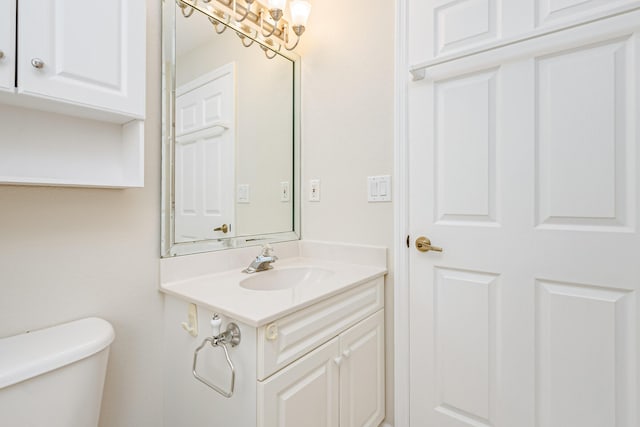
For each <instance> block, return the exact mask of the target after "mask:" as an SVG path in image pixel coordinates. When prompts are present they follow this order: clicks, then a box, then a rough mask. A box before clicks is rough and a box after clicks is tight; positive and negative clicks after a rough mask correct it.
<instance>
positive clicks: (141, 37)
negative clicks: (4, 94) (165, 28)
mask: <svg viewBox="0 0 640 427" xmlns="http://www.w3.org/2000/svg"><path fill="white" fill-rule="evenodd" d="M144 3H145V2H143V1H127V0H110V1H97V0H90V1H87V0H41V1H23V2H20V9H19V11H18V90H19V91H20V92H21V93H26V94H30V95H36V96H40V97H45V98H53V99H57V100H64V101H66V102H69V103H72V104H77V105H84V106H90V107H93V108H96V109H98V110H103V111H109V112H115V113H121V114H125V115H127V116H129V117H133V118H139V119H142V118H144V105H145V61H146V57H145V47H146V46H145V43H146V41H145V22H146V16H145V6H144Z"/></svg>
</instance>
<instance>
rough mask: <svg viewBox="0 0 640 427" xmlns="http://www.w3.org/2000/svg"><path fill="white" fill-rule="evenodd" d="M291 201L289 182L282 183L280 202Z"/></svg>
mask: <svg viewBox="0 0 640 427" xmlns="http://www.w3.org/2000/svg"><path fill="white" fill-rule="evenodd" d="M289 200H291V196H290V195H289V181H282V182H281V183H280V201H281V202H288V201H289Z"/></svg>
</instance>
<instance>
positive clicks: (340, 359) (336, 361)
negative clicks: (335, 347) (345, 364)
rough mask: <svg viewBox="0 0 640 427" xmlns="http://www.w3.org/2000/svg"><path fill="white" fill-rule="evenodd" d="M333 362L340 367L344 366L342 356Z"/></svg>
mask: <svg viewBox="0 0 640 427" xmlns="http://www.w3.org/2000/svg"><path fill="white" fill-rule="evenodd" d="M333 362H334V363H335V364H336V365H338V366H340V365H341V364H342V357H341V356H338V357H336V358H334V359H333Z"/></svg>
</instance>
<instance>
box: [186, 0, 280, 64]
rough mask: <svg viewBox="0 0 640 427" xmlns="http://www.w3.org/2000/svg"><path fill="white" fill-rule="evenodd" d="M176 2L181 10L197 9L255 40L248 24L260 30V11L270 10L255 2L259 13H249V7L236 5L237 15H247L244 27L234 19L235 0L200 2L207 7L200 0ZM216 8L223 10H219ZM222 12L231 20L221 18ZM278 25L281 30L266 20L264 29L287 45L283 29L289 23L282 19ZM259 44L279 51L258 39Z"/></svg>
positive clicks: (189, 13) (203, 0)
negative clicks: (248, 28)
mask: <svg viewBox="0 0 640 427" xmlns="http://www.w3.org/2000/svg"><path fill="white" fill-rule="evenodd" d="M176 2H177V3H178V6H179V7H180V8H181V9H185V8H192V9H195V10H197V11H198V12H200V13H203V14H205V15H207V16H208V17H209V18H211V19H214V20H216V21H217V22H219V23H220V24H222V25H225V26H227V27H230V28H232V29H233V30H235V31H238V32H241V33H243V34H245V35H246V36H248V37H251V38H254V37H255V36H254V34H251V31H247V24H249V23H251V24H253V26H254V27H255V28H254V29H257V30H260V28H261V27H260V12H259V11H261V10H264V11H265V12H267V13H268V8H267V7H266V6H264V5H263V4H262V3H260V2H258V1H254V2H253V3H252V4H255V5H256V6H254V8H255V9H256V10H257V11H258V13H255V12H254V11H253V10H249V11H248V12H247V7H245V6H244V5H242V4H236V10H235V12H236V13H239V14H240V15H241V16H243V15H245V13H246V18H245V20H244V22H243V24H244V25H240V24H237V25H236V21H235V20H234V19H233V16H234V15H233V14H234V10H233V0H208V1H207V0H200V2H204V3H205V4H206V6H205V7H202V6H200V4H199V1H198V0H176ZM216 6H217V7H219V8H220V9H222V10H220V9H217V8H216ZM220 11H222V12H224V14H226V15H227V16H228V17H231V19H225V18H224V17H222V16H220V15H221V14H220V13H219V12H220ZM191 13H192V12H183V15H184V16H185V17H188V16H190V15H191ZM247 21H249V22H247ZM278 23H279V24H282V26H280V27H279V28H278V27H275V26H274V25H273V24H271V23H270V22H269V21H268V20H264V22H263V27H262V28H264V29H265V30H266V31H268V32H271V31H272V30H273V34H271V35H270V37H275V38H277V39H278V42H279V43H285V40H286V35H285V33H284V31H283V27H284V26H287V27H288V22H287V21H286V20H285V19H280V20H279V21H278ZM257 42H258V43H260V44H261V45H263V46H265V47H267V48H268V49H271V50H274V51H276V50H277V49H276V48H275V46H273V45H270V44H268V43H266V42H265V41H263V40H260V39H258V40H257Z"/></svg>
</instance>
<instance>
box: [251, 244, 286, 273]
mask: <svg viewBox="0 0 640 427" xmlns="http://www.w3.org/2000/svg"><path fill="white" fill-rule="evenodd" d="M277 259H278V257H277V256H275V255H273V248H272V247H271V246H269V244H265V245H262V251H261V252H260V255H258V256H257V257H256V259H254V260H253V261H252V262H251V264H249V267H247V268H245V269H244V270H242V272H243V273H249V274H250V273H256V272H258V271H265V270H269V269H272V268H273V265H271V264H273V263H274V262H276V260H277Z"/></svg>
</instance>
